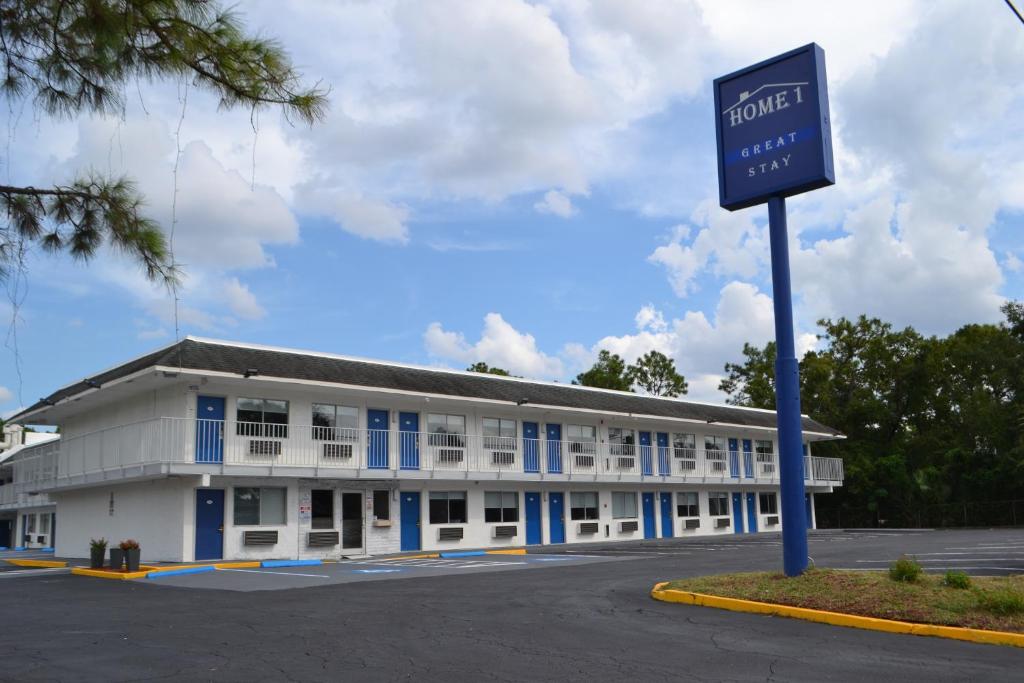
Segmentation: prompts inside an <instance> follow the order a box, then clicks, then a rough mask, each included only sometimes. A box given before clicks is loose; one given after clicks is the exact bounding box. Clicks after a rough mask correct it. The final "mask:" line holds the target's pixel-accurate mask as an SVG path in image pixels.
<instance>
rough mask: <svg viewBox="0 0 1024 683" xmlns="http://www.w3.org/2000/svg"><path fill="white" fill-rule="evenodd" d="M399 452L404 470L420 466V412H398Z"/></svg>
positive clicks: (415, 468) (416, 468)
mask: <svg viewBox="0 0 1024 683" xmlns="http://www.w3.org/2000/svg"><path fill="white" fill-rule="evenodd" d="M398 438H399V440H400V445H399V452H400V454H401V456H400V457H401V459H402V469H403V470H418V469H419V468H420V415H419V413H399V414H398Z"/></svg>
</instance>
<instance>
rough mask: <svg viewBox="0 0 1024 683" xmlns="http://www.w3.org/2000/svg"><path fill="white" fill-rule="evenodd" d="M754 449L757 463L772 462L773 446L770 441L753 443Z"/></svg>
mask: <svg viewBox="0 0 1024 683" xmlns="http://www.w3.org/2000/svg"><path fill="white" fill-rule="evenodd" d="M754 449H755V450H756V451H757V461H758V462H772V459H773V458H774V455H775V445H774V444H773V443H772V442H771V441H760V440H758V441H755V442H754Z"/></svg>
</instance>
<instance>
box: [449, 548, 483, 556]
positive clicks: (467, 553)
mask: <svg viewBox="0 0 1024 683" xmlns="http://www.w3.org/2000/svg"><path fill="white" fill-rule="evenodd" d="M486 554H487V553H486V552H484V551H483V550H465V551H463V552H451V553H441V557H477V556H478V555H486Z"/></svg>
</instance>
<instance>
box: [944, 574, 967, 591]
mask: <svg viewBox="0 0 1024 683" xmlns="http://www.w3.org/2000/svg"><path fill="white" fill-rule="evenodd" d="M942 583H944V584H945V585H947V586H949V587H950V588H970V587H971V577H969V576H967V574H966V573H965V572H957V571H953V570H952V569H948V570H946V576H945V577H944V578H943V579H942Z"/></svg>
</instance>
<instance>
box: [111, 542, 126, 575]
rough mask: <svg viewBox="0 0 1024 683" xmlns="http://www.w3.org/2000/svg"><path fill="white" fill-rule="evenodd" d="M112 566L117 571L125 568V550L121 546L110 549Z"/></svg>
mask: <svg viewBox="0 0 1024 683" xmlns="http://www.w3.org/2000/svg"><path fill="white" fill-rule="evenodd" d="M110 568H111V569H113V570H114V571H115V572H119V571H121V570H122V569H124V551H123V550H121V549H120V548H111V549H110Z"/></svg>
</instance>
